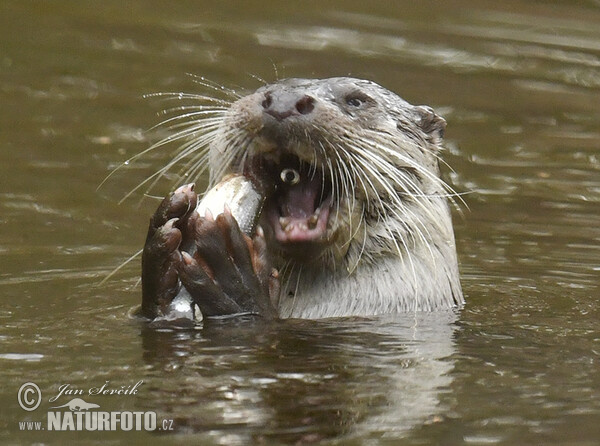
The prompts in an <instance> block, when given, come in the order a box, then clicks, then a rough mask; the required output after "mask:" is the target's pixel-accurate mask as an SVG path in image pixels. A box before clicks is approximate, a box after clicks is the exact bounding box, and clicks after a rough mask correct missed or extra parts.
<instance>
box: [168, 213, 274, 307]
mask: <svg viewBox="0 0 600 446" xmlns="http://www.w3.org/2000/svg"><path fill="white" fill-rule="evenodd" d="M187 228H188V230H189V231H193V233H192V234H185V238H186V239H193V240H194V245H193V249H190V250H189V252H185V251H183V252H182V258H183V262H181V263H180V264H179V265H180V269H179V277H180V279H181V281H182V283H183V285H184V286H185V288H186V289H187V290H188V291H189V293H190V294H191V296H192V298H193V300H194V303H196V304H197V305H198V306H199V307H200V310H201V311H202V314H203V315H204V317H207V318H210V317H218V316H227V315H236V314H256V315H260V316H262V317H265V318H268V319H272V318H275V317H276V312H275V309H274V307H273V304H272V303H271V298H272V297H273V298H274V297H275V293H278V291H279V290H278V286H277V285H278V280H277V274H276V272H274V271H273V270H272V269H271V266H270V264H269V262H268V258H267V253H266V242H265V239H264V234H263V232H262V230H260V229H259V230H258V231H257V233H256V235H255V236H254V239H251V238H250V237H247V236H246V235H244V234H243V233H242V232H241V231H240V228H239V226H238V224H237V222H236V221H235V219H234V218H233V216H232V215H231V212H229V211H228V210H226V211H225V212H224V213H223V214H220V215H219V216H217V217H216V219H213V217H212V216H211V215H210V214H207V216H206V217H204V218H202V217H193V218H192V219H190V222H189V224H188V225H187Z"/></svg>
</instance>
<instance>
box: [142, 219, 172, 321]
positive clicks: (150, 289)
mask: <svg viewBox="0 0 600 446" xmlns="http://www.w3.org/2000/svg"><path fill="white" fill-rule="evenodd" d="M177 222H178V219H177V218H173V219H171V220H168V221H167V222H166V223H165V224H164V225H162V226H160V227H158V228H156V229H155V230H154V231H153V234H152V236H151V237H149V238H148V239H147V240H146V244H145V246H144V250H143V252H142V314H143V315H144V316H146V317H148V318H155V317H157V316H159V315H161V314H166V312H167V308H168V306H169V304H170V303H171V301H172V300H173V298H174V297H175V296H176V295H177V293H178V291H179V287H180V285H179V277H178V274H177V269H178V266H179V264H180V263H181V253H180V252H179V245H180V243H181V231H180V230H179V229H177V228H176V227H175V224H176V223H177Z"/></svg>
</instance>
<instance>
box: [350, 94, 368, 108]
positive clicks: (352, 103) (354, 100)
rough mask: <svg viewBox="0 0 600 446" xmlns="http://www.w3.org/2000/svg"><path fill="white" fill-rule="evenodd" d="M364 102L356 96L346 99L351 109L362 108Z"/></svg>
mask: <svg viewBox="0 0 600 446" xmlns="http://www.w3.org/2000/svg"><path fill="white" fill-rule="evenodd" d="M363 102H364V101H363V100H362V99H360V98H357V97H356V96H351V97H349V98H347V99H346V104H348V105H349V106H351V107H360V106H361V105H362V104H363Z"/></svg>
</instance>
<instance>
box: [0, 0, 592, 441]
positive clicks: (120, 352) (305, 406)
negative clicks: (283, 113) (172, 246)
mask: <svg viewBox="0 0 600 446" xmlns="http://www.w3.org/2000/svg"><path fill="white" fill-rule="evenodd" d="M239 3H240V4H236V3H234V2H224V1H221V2H217V1H215V2H208V1H206V2H203V1H179V2H159V1H129V2H118V1H112V0H111V1H103V2H79V1H53V2H21V1H17V0H14V1H12V0H3V1H2V2H1V3H0V98H1V99H0V296H1V298H2V310H1V311H0V317H1V326H0V342H1V343H0V370H1V371H2V381H3V385H2V387H1V389H0V398H1V401H2V402H1V403H0V414H1V416H0V426H1V428H2V431H1V433H0V439H1V442H2V443H4V444H23V443H32V442H36V443H40V442H42V443H53V444H63V443H65V442H73V441H81V442H86V443H90V442H93V441H96V442H98V443H104V442H109V441H110V442H113V443H117V444H119V443H122V444H130V443H140V442H144V443H145V444H152V443H164V442H166V443H170V442H184V443H192V442H196V443H200V444H223V445H235V444H309V443H319V442H322V443H323V444H344V445H346V444H357V445H358V444H361V445H362V444H415V445H417V444H418V445H422V444H475V445H476V444H502V445H504V444H506V445H513V444H561V445H562V444H567V445H571V444H573V445H574V444H577V445H594V444H598V443H599V442H600V440H599V439H600V423H599V421H600V318H599V316H600V304H599V294H600V293H599V282H600V280H599V277H600V106H599V104H600V26H599V24H600V5H599V4H598V2H597V1H592V0H590V1H577V2H576V1H573V2H566V1H563V2H544V1H541V2H528V1H524V0H522V1H518V0H512V1H508V2H500V3H499V2H491V1H479V2H465V1H453V2H408V1H395V2H383V1H382V2H380V1H371V2H358V1H356V2H355V1H346V2H267V1H262V2H244V3H243V5H242V4H241V3H242V2H239ZM186 73H194V74H198V75H203V76H205V77H206V78H208V79H212V80H214V81H215V82H217V83H219V84H224V85H227V86H234V87H235V88H238V89H249V90H251V89H254V88H256V87H257V86H259V85H260V81H259V80H257V79H256V77H258V78H263V79H267V80H274V79H275V78H277V77H279V78H282V77H288V76H295V77H300V76H302V77H329V76H334V75H346V74H351V75H353V76H356V77H364V78H369V79H372V80H374V81H377V82H378V83H381V84H382V85H384V86H386V87H387V88H389V89H391V90H394V91H396V92H398V93H399V94H400V95H401V96H403V97H405V98H406V99H407V100H409V101H410V102H413V103H425V104H429V105H432V106H434V107H435V108H436V109H437V110H438V111H440V112H441V113H442V114H443V115H444V116H445V117H446V118H447V121H448V123H449V126H448V132H447V146H448V149H449V150H448V151H447V153H446V155H445V159H446V160H447V161H448V163H449V164H450V165H451V166H452V167H453V168H454V172H450V171H449V170H447V173H446V175H447V178H448V179H449V180H451V182H452V183H453V184H454V186H455V187H456V188H457V189H458V190H459V191H461V192H465V193H467V194H466V195H465V197H464V198H465V201H466V202H467V204H468V206H469V208H468V209H466V208H464V209H463V216H462V217H461V216H460V215H459V214H458V213H457V214H456V215H455V221H456V224H455V227H456V235H457V243H458V249H459V257H460V262H461V271H462V282H463V287H464V291H465V294H466V298H467V305H466V307H465V308H464V309H463V310H462V311H460V312H457V313H449V314H447V313H442V314H429V315H428V314H423V315H400V316H389V317H385V318H374V319H372V320H346V321H326V322H310V321H309V322H290V321H288V322H287V323H284V324H281V325H276V326H272V327H265V326H260V325H253V326H248V324H241V325H240V326H233V327H232V326H227V327H225V328H224V327H213V328H211V329H198V330H195V331H181V332H161V331H157V330H148V329H146V328H145V327H143V326H142V325H139V324H138V323H136V322H133V321H131V320H129V319H128V318H127V312H128V311H129V309H130V308H131V307H133V306H134V305H136V304H137V303H139V301H140V287H139V285H138V283H137V282H138V276H139V265H138V263H137V261H136V262H132V263H130V264H128V265H127V266H125V267H124V268H123V269H122V270H121V271H119V272H118V273H117V274H116V275H115V276H114V277H113V278H112V279H111V280H110V281H108V282H107V283H104V284H103V285H101V286H95V285H96V284H98V282H99V281H100V280H101V279H102V278H103V277H105V276H106V274H108V273H109V272H110V271H111V270H112V269H113V268H114V267H115V266H117V265H119V264H120V263H122V262H123V260H125V259H126V258H128V257H129V256H130V255H131V254H133V253H135V252H136V251H137V250H138V249H139V248H140V247H141V246H142V243H143V239H144V237H145V226H146V222H147V219H148V217H149V215H150V214H151V212H152V211H153V209H154V207H155V206H156V201H155V200H153V199H142V198H143V197H142V195H143V194H142V191H140V192H137V193H135V194H134V195H133V197H132V198H131V199H129V200H126V201H125V202H123V203H122V204H120V205H119V204H118V201H119V200H120V199H121V198H122V197H123V196H124V195H125V193H126V192H128V191H129V190H131V188H133V187H134V186H135V185H136V184H138V183H139V182H140V181H142V180H143V179H144V178H146V177H147V176H148V175H150V174H151V173H153V172H154V171H156V170H157V169H158V168H159V167H161V166H162V165H163V164H164V162H165V160H166V159H167V158H168V155H169V153H168V151H165V152H162V153H158V154H156V155H154V156H149V157H145V158H144V159H143V160H141V161H140V162H138V163H135V164H134V165H130V166H127V167H126V168H125V169H122V170H120V171H117V173H115V174H114V175H113V176H112V177H111V178H110V180H109V181H108V182H106V183H105V184H104V186H103V187H102V188H101V189H100V190H99V191H97V190H96V188H97V186H98V185H99V184H100V183H101V182H102V180H103V179H104V178H105V177H106V176H107V175H108V174H109V173H110V172H111V170H112V169H114V168H115V167H116V166H118V165H119V164H120V163H121V162H123V161H124V160H126V159H127V158H129V157H131V156H132V155H134V154H136V153H138V152H140V151H142V150H143V149H145V148H147V147H148V146H149V144H150V143H151V142H152V141H154V140H155V138H156V137H157V136H158V135H157V134H156V133H153V132H147V131H146V130H148V129H150V128H151V127H152V126H153V125H154V124H156V123H157V122H159V120H160V119H161V118H160V116H157V115H156V113H157V112H158V111H159V110H161V109H162V108H164V106H165V104H163V103H161V102H159V101H156V100H145V99H142V95H144V94H146V93H153V92H161V91H192V92H197V91H201V87H200V86H199V85H196V84H194V83H193V81H192V79H191V78H190V77H189V76H186ZM169 187H170V185H169V184H168V183H165V184H159V185H158V186H157V187H156V188H155V190H154V192H155V193H156V194H158V195H163V194H165V193H166V192H167V190H168V188H169ZM140 380H142V381H143V384H141V385H140V386H139V388H138V392H137V394H136V395H95V396H89V395H87V392H88V390H89V389H90V388H94V387H100V386H102V385H103V384H105V382H106V381H108V382H109V384H108V386H109V387H112V388H119V387H121V386H125V387H127V386H133V385H134V384H135V383H137V382H138V381H140ZM29 381H32V382H35V383H36V384H37V385H38V386H39V387H40V389H41V391H42V394H43V399H42V402H41V404H40V407H39V408H38V409H36V410H34V411H31V412H26V411H24V410H22V409H21V408H20V407H19V405H18V400H17V393H18V390H19V388H20V386H21V385H22V384H23V383H25V382H29ZM64 384H69V385H70V388H71V389H82V390H84V391H85V392H86V394H85V395H83V399H84V400H86V401H88V402H92V403H95V404H98V405H99V406H100V407H101V409H99V410H103V411H116V410H120V411H156V412H157V414H158V419H159V427H160V426H162V425H161V424H160V420H162V419H172V420H173V426H174V427H175V431H174V432H171V433H168V434H156V433H145V432H115V433H107V432H83V433H73V432H66V433H57V432H48V431H47V430H46V431H40V432H22V431H19V421H28V420H29V421H43V422H44V424H43V426H44V427H47V425H46V418H47V416H46V414H47V412H48V410H49V409H50V408H51V407H52V406H56V405H59V404H65V403H66V402H68V401H69V399H70V398H69V396H67V395H62V396H61V397H60V398H58V399H57V401H56V402H55V403H51V402H49V399H50V398H51V397H52V396H54V395H56V394H57V393H59V386H61V385H64ZM57 410H64V409H57Z"/></svg>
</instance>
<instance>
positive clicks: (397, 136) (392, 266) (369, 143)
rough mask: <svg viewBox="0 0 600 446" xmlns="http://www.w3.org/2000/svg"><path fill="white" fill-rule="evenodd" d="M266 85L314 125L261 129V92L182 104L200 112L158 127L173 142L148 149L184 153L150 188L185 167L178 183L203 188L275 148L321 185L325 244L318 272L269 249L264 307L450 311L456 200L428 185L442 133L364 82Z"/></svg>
mask: <svg viewBox="0 0 600 446" xmlns="http://www.w3.org/2000/svg"><path fill="white" fill-rule="evenodd" d="M275 85H276V88H279V89H283V90H285V89H290V90H294V89H302V90H303V91H306V94H308V95H310V96H313V97H315V98H317V101H318V102H317V105H316V107H317V108H315V113H318V119H315V118H314V116H308V117H307V118H306V119H304V117H301V118H300V119H297V120H295V121H291V123H290V124H289V125H288V124H286V127H282V126H280V127H282V128H280V127H277V128H272V129H269V128H268V127H267V128H265V125H264V123H263V122H261V120H260V119H259V118H260V115H261V111H260V104H261V102H262V101H263V100H264V98H265V95H266V94H267V93H268V92H269V91H270V90H269V89H272V88H273V87H272V86H269V85H267V86H265V87H263V88H261V89H259V90H257V92H255V93H252V94H250V95H247V96H243V97H240V96H238V95H237V94H236V93H234V92H231V95H230V96H231V99H232V101H229V100H224V99H218V98H211V97H208V96H193V95H192V96H190V98H191V99H193V100H194V99H195V100H198V101H199V102H200V103H201V104H200V105H192V106H190V107H189V108H185V109H183V112H184V113H181V114H179V115H178V116H176V117H174V118H172V119H171V120H168V121H166V123H167V124H172V125H174V126H175V128H177V129H178V131H177V133H175V134H174V135H173V136H171V137H169V138H167V139H166V140H164V141H162V142H161V143H159V144H158V145H157V146H155V147H154V148H156V147H160V146H162V145H164V144H165V143H167V142H171V141H177V140H185V141H186V142H185V143H184V144H183V145H182V146H181V150H180V151H179V152H178V154H177V155H176V156H175V157H174V158H173V160H172V161H171V162H170V163H169V164H168V165H167V166H165V168H164V169H162V170H161V171H159V172H158V173H157V176H160V175H162V174H163V173H164V172H166V171H167V170H169V169H171V168H172V167H173V166H174V165H175V164H178V163H181V162H182V161H183V160H187V163H186V164H185V165H184V169H183V170H184V171H185V172H186V173H187V174H188V178H190V177H192V178H193V177H196V176H198V175H200V174H201V173H202V172H203V171H204V170H205V169H206V168H207V166H208V168H209V172H210V179H211V183H212V184H214V183H216V182H217V181H219V180H220V179H221V178H222V177H223V176H224V175H226V174H228V173H231V172H239V171H241V170H242V168H243V166H244V164H245V163H246V162H247V160H248V159H249V158H251V157H252V156H257V155H260V156H264V157H267V158H268V157H273V158H275V159H276V158H277V157H278V156H279V155H278V152H279V151H281V149H282V147H283V148H284V149H285V151H287V152H289V153H291V154H293V155H295V156H297V157H298V158H300V159H301V160H303V161H305V162H307V163H309V164H311V165H313V166H316V167H317V168H318V169H317V170H315V171H318V172H321V173H322V174H323V175H325V176H326V178H327V181H328V182H329V185H330V188H331V190H332V193H333V197H334V202H335V206H334V208H333V209H332V215H331V217H330V218H331V224H330V228H329V229H328V235H329V236H330V238H331V240H332V243H331V244H330V245H329V246H328V247H327V249H326V250H324V251H323V252H322V253H321V256H320V257H319V259H318V261H315V260H314V259H312V261H310V262H304V261H302V260H298V259H290V258H289V257H286V255H285V254H284V253H282V252H281V251H279V250H278V249H277V247H276V246H275V245H274V244H272V243H271V244H270V245H269V248H270V252H271V253H272V255H273V256H274V263H275V265H276V266H277V267H278V268H279V269H280V271H281V285H282V292H281V296H280V298H279V300H278V301H277V302H275V305H276V307H277V310H278V312H279V315H280V316H281V317H302V318H322V317H333V316H347V315H372V314H379V313H389V312H405V311H418V310H435V309H444V308H451V307H453V306H456V305H460V304H461V303H462V302H463V297H462V291H461V286H460V282H459V274H458V265H457V258H456V250H455V244H454V235H453V230H452V221H451V215H450V211H449V208H448V203H447V202H448V198H449V197H450V198H451V197H453V196H455V195H456V194H455V193H454V191H453V190H452V189H451V188H450V187H449V186H448V185H446V184H445V183H444V182H443V181H442V180H441V179H440V174H439V161H440V160H439V157H438V153H439V152H440V150H441V149H442V147H441V142H442V137H443V133H444V129H445V121H444V120H443V119H442V118H441V117H439V116H438V115H436V114H435V113H434V112H433V110H431V109H430V108H429V107H423V106H413V105H410V104H408V103H407V102H406V101H404V100H402V99H401V98H400V97H398V96H397V95H395V94H394V93H391V92H390V91H388V90H386V89H384V88H383V87H381V86H379V85H377V84H375V83H373V82H370V81H364V80H358V79H351V78H333V79H325V80H302V79H300V80H297V79H289V80H284V81H280V82H278V83H276V84H275ZM356 104H358V106H357V105H356ZM303 119H304V120H303ZM267 226H268V225H267V224H263V227H265V230H266V232H268V229H267ZM268 235H269V234H267V240H268V239H269V236H268Z"/></svg>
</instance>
